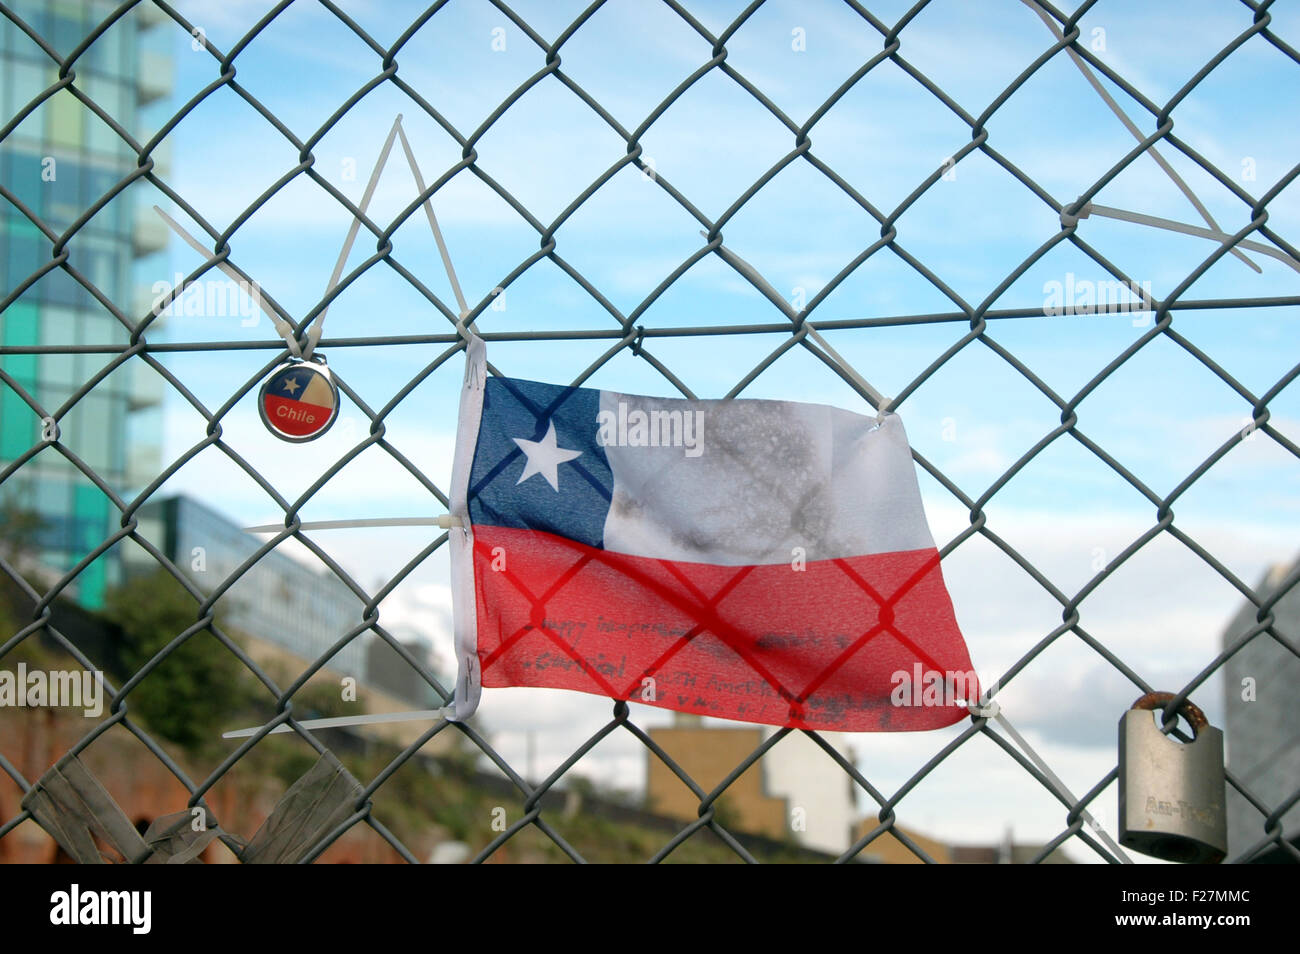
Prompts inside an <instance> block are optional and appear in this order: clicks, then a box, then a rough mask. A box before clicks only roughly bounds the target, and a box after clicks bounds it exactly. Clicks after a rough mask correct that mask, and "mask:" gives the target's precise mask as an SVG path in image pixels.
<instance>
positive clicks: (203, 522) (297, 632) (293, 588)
mask: <svg viewBox="0 0 1300 954" xmlns="http://www.w3.org/2000/svg"><path fill="white" fill-rule="evenodd" d="M139 516H140V525H141V532H142V533H143V534H144V535H145V536H147V537H150V538H151V539H153V541H154V542H155V543H156V544H157V545H158V546H159V549H161V550H162V551H163V553H165V554H166V555H167V558H168V559H170V560H171V561H172V562H173V563H174V564H176V566H177V567H178V568H179V569H180V570H181V571H182V572H184V573H186V574H187V575H188V576H189V578H190V579H191V580H193V581H194V583H195V584H196V585H197V586H198V587H199V589H200V590H202V591H203V592H205V593H211V592H212V591H213V590H214V589H215V588H216V587H217V586H220V585H222V584H224V582H225V581H226V580H227V578H229V577H230V576H231V575H232V574H234V572H235V571H236V570H238V569H239V567H240V566H241V565H243V564H244V562H245V561H247V560H248V559H249V558H250V557H251V556H253V555H254V554H255V553H257V551H258V550H259V549H260V548H261V547H262V545H263V542H264V541H263V540H262V539H260V538H257V537H253V536H250V535H249V534H247V533H245V532H244V531H243V530H242V529H240V527H239V525H238V524H236V523H233V522H232V521H231V520H229V519H228V518H226V517H224V516H222V515H221V514H220V513H218V512H217V511H215V510H213V509H212V508H210V507H207V506H204V505H203V504H201V503H199V502H198V501H197V500H194V499H193V498H190V497H180V496H177V497H167V498H164V499H162V500H150V501H149V502H148V503H147V504H145V505H144V506H143V507H141V508H140V512H139ZM362 610H363V607H362V604H361V600H360V599H359V598H358V597H357V595H356V594H355V593H353V592H352V590H351V589H349V588H348V586H347V585H346V584H345V583H343V581H342V580H340V579H339V578H338V577H336V576H335V575H334V574H332V573H330V572H329V571H328V570H327V569H325V567H323V566H322V567H321V568H320V570H319V571H317V570H313V569H311V568H310V567H307V566H304V565H303V564H302V563H299V562H298V561H297V560H294V559H292V558H291V557H288V556H285V555H284V554H283V553H280V552H278V551H274V550H273V551H271V552H270V553H267V554H266V555H264V556H263V557H262V558H261V559H259V560H258V561H257V562H256V563H254V564H253V565H252V566H251V567H249V569H248V570H247V571H246V572H245V573H244V574H243V575H242V576H241V577H240V578H239V580H238V581H237V582H236V583H235V584H234V585H233V586H231V587H230V589H228V590H226V591H225V593H224V594H223V595H222V596H221V598H220V599H219V600H218V601H217V604H216V611H217V615H218V617H219V618H220V619H221V621H222V625H223V626H225V627H227V628H228V629H230V630H231V631H234V632H239V633H245V634H247V635H250V636H254V637H256V638H258V639H262V640H265V641H267V642H270V643H273V644H274V645H276V646H279V647H280V648H282V649H285V650H287V651H288V652H290V653H293V654H294V655H295V656H297V657H298V658H300V659H302V660H305V661H307V662H314V661H315V660H316V659H318V658H321V657H324V656H326V655H327V654H328V653H329V652H330V649H331V648H332V647H333V645H334V644H335V643H336V642H337V641H338V640H340V639H341V638H342V637H344V636H345V635H347V634H348V632H350V631H351V630H352V628H353V627H355V626H357V625H358V624H360V622H361V620H362V616H363V612H362ZM370 642H371V637H370V635H369V634H368V633H362V634H361V635H359V636H357V637H356V638H354V639H353V640H351V641H350V642H349V643H348V644H347V645H345V646H344V647H342V648H341V649H340V650H339V651H338V652H337V653H335V654H333V655H332V656H330V658H329V662H328V663H327V666H328V668H330V669H332V670H333V671H334V672H336V673H338V674H340V675H345V676H353V677H355V678H356V679H358V680H359V681H362V682H365V681H367V678H368V672H367V670H368V663H367V650H368V646H369V643H370ZM403 665H405V664H404V663H403ZM407 668H408V669H409V668H410V667H409V666H408V667H407Z"/></svg>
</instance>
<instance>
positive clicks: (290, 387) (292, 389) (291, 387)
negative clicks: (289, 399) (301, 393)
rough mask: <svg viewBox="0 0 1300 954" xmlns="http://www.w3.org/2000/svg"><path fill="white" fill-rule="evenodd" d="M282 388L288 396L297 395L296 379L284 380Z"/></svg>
mask: <svg viewBox="0 0 1300 954" xmlns="http://www.w3.org/2000/svg"><path fill="white" fill-rule="evenodd" d="M283 386H284V389H285V390H286V391H288V392H289V393H290V394H297V393H298V379H297V378H285V379H284V385H283Z"/></svg>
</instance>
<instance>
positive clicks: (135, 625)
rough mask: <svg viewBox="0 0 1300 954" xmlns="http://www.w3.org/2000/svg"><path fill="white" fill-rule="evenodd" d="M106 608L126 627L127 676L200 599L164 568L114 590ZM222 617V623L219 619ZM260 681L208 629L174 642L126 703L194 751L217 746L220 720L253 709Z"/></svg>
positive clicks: (193, 613) (183, 623)
mask: <svg viewBox="0 0 1300 954" xmlns="http://www.w3.org/2000/svg"><path fill="white" fill-rule="evenodd" d="M105 614H106V615H107V616H108V617H109V618H110V619H111V620H112V621H113V622H114V623H116V624H117V625H118V626H119V627H120V628H121V630H122V643H121V651H120V659H121V663H122V669H123V672H122V678H123V680H124V681H125V680H126V679H128V678H130V677H131V676H133V675H134V674H135V673H137V672H138V671H139V670H140V669H141V668H142V667H143V666H145V665H146V664H147V663H148V662H149V661H150V660H151V659H153V657H154V656H156V655H157V654H158V652H159V651H161V650H162V649H163V648H165V647H166V646H167V645H168V644H169V643H171V642H172V641H173V640H175V639H176V638H177V637H178V636H179V635H180V634H181V633H183V632H185V631H186V630H187V629H189V628H190V627H191V626H193V625H194V623H195V622H196V620H197V619H198V602H197V601H196V600H195V599H194V597H193V596H191V595H190V594H189V592H187V591H186V590H185V588H184V587H182V586H181V585H180V584H179V583H177V582H176V580H175V579H174V578H173V577H172V576H171V575H170V574H169V573H167V572H166V571H165V570H161V569H160V570H157V571H155V572H153V573H151V574H149V575H147V576H139V577H134V578H132V579H130V580H128V581H127V582H126V583H125V584H124V585H122V586H121V587H118V588H117V589H115V590H114V591H112V592H110V594H109V596H108V600H107V603H106V606H105ZM218 625H219V624H218ZM255 688H256V687H255V685H254V684H253V681H252V679H251V677H250V675H249V673H248V670H247V669H245V668H244V666H243V664H242V663H241V662H240V661H239V660H238V659H237V658H236V657H235V655H234V654H233V653H231V652H230V650H229V649H227V648H226V647H225V646H224V645H222V643H221V641H220V640H218V639H217V637H216V636H215V635H213V633H212V632H211V631H210V630H208V629H203V630H199V631H198V632H196V633H194V634H192V635H191V636H190V637H188V638H187V639H186V640H185V641H184V642H183V643H181V644H180V645H178V646H176V647H174V648H173V649H172V650H171V651H170V652H168V654H167V656H166V657H165V658H164V659H163V660H162V661H161V662H160V663H159V664H158V665H157V666H156V667H155V668H154V669H153V670H151V671H150V672H149V674H148V675H146V676H145V677H144V679H143V680H142V681H141V682H140V684H139V685H138V686H136V687H135V688H134V689H133V690H132V691H131V692H130V694H129V695H128V696H127V697H126V704H127V711H128V712H129V713H130V714H131V716H132V717H133V718H134V717H137V716H138V717H139V718H140V719H141V720H142V721H143V722H144V723H145V725H147V726H148V727H149V728H150V729H151V730H153V731H155V732H157V733H158V734H159V735H160V736H162V737H163V738H164V739H168V740H169V741H171V742H174V743H176V744H177V745H179V746H180V747H181V748H183V749H184V750H185V751H187V752H189V753H191V754H200V753H203V752H207V751H210V750H214V749H216V748H217V747H218V745H219V743H220V741H221V727H222V726H225V725H228V724H229V723H230V721H231V719H232V716H235V715H238V714H240V713H245V712H248V711H250V709H251V708H252V704H253V699H254V691H255Z"/></svg>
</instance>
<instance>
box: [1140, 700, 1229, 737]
mask: <svg viewBox="0 0 1300 954" xmlns="http://www.w3.org/2000/svg"><path fill="white" fill-rule="evenodd" d="M1173 700H1174V694H1173V693H1172V692H1148V693H1147V694H1146V695H1145V696H1143V697H1142V698H1140V699H1139V700H1138V701H1137V702H1135V703H1133V705H1132V706H1131V707H1130V708H1132V709H1146V710H1147V711H1148V712H1154V711H1155V710H1156V709H1163V708H1164V707H1165V706H1167V705H1169V703H1170V702H1172V701H1173ZM1178 714H1179V715H1180V716H1182V717H1183V718H1184V719H1186V720H1187V724H1188V725H1190V726H1191V727H1192V731H1194V732H1196V733H1198V734H1199V733H1200V731H1201V730H1202V729H1204V728H1205V727H1206V726H1208V725H1209V724H1210V721H1209V720H1208V719H1206V718H1205V713H1204V712H1202V711H1201V710H1200V708H1198V707H1197V706H1196V705H1195V704H1193V702H1192V700H1191V699H1184V700H1183V702H1182V705H1180V706H1179V707H1178Z"/></svg>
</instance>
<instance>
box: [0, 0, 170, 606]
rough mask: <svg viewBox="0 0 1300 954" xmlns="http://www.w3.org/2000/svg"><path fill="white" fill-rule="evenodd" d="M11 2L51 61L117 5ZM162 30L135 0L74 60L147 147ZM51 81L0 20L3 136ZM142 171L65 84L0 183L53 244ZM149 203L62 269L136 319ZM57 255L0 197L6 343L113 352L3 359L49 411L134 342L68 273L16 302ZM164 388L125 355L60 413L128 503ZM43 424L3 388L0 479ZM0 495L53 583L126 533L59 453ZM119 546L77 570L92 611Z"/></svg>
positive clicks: (42, 62) (102, 1) (161, 74)
mask: <svg viewBox="0 0 1300 954" xmlns="http://www.w3.org/2000/svg"><path fill="white" fill-rule="evenodd" d="M6 5H7V7H8V8H9V10H10V11H12V12H13V14H14V15H15V16H17V17H18V18H20V19H21V20H23V21H24V22H25V23H26V24H27V25H28V26H30V27H31V29H32V30H34V31H35V32H36V33H37V34H39V35H40V36H41V37H42V38H44V40H45V41H46V43H48V44H49V45H50V46H51V47H52V48H53V49H54V50H55V51H56V52H57V53H58V55H59V56H67V55H68V54H69V53H71V52H72V51H73V50H74V49H76V47H77V46H78V45H79V44H80V43H81V42H82V41H83V39H84V38H85V37H86V35H87V34H89V33H90V32H91V31H92V30H94V28H95V27H96V26H97V25H98V24H99V23H100V22H101V21H102V19H103V18H105V17H106V16H107V15H108V14H109V13H111V11H112V10H113V9H114V7H115V6H116V4H114V3H109V2H106V0H74V2H64V0H53V2H51V0H6ZM160 23H161V14H159V12H158V11H157V10H156V8H153V7H152V5H150V4H144V5H142V6H141V7H139V8H137V9H134V10H132V11H130V12H129V13H128V14H126V15H125V16H123V17H122V18H121V19H119V20H118V21H117V22H116V23H115V24H114V25H113V26H112V27H111V28H110V29H109V30H108V31H107V32H106V33H105V34H104V35H103V36H102V37H100V38H99V39H98V40H96V41H95V43H94V44H92V45H91V46H90V48H89V49H88V50H87V51H86V52H85V53H84V54H83V55H82V56H80V57H79V58H78V59H77V60H76V62H75V63H74V64H73V70H74V72H75V81H74V85H75V86H76V88H77V89H79V90H81V91H82V92H83V93H85V94H86V95H87V96H88V97H90V98H91V99H92V100H94V101H95V102H96V103H98V104H99V105H100V106H101V107H103V109H104V110H105V111H106V112H107V113H108V114H109V115H111V116H113V117H114V119H115V120H116V121H117V122H118V123H119V124H120V125H121V126H122V127H123V128H124V129H126V130H127V131H128V132H130V133H131V134H132V135H133V136H137V138H142V139H143V138H148V136H147V135H146V136H144V137H140V136H139V133H140V131H141V130H140V128H139V117H140V114H141V111H142V110H144V109H146V108H147V107H148V105H149V104H150V103H153V102H157V101H160V100H162V99H163V98H164V97H166V96H168V95H169V87H170V83H171V69H172V61H171V60H170V59H169V58H168V56H167V54H166V52H165V44H166V43H167V42H169V36H170V35H171V34H173V33H174V30H167V29H158V26H159V25H160ZM57 80H58V66H57V65H56V64H55V63H54V61H53V60H52V59H51V57H50V56H49V55H48V53H46V52H45V51H44V50H43V49H42V48H41V47H40V45H38V44H37V43H36V42H35V41H33V40H32V39H31V38H30V37H29V36H27V35H26V33H25V32H24V31H23V30H21V29H20V28H19V27H18V26H16V25H15V24H14V23H12V22H11V21H10V20H9V19H8V18H7V17H5V16H4V15H3V14H0V129H3V128H5V127H7V126H8V125H9V124H10V123H11V122H12V121H13V120H14V119H15V118H16V117H17V116H18V114H20V113H21V112H22V111H23V110H24V109H26V107H27V105H28V104H29V103H30V102H31V101H32V100H33V99H35V98H36V97H38V96H39V95H40V94H41V93H42V92H43V91H44V90H46V89H48V88H49V87H50V86H51V85H53V84H55V83H56V82H57ZM154 125H157V124H154ZM155 161H156V163H158V165H157V166H156V171H158V172H159V173H160V174H161V175H164V176H165V175H166V174H167V172H166V154H165V151H161V150H160V151H159V152H157V153H155ZM136 166H137V157H136V155H135V153H134V152H133V151H132V150H131V149H130V148H129V147H128V146H127V145H126V144H125V143H124V142H123V141H122V140H121V138H120V137H119V136H118V135H117V134H116V133H115V132H114V131H113V130H112V129H111V128H110V127H109V126H108V125H107V124H106V123H105V122H103V121H102V120H101V119H99V118H98V117H97V116H96V115H95V114H94V112H92V111H91V110H90V109H89V108H87V107H86V106H85V105H84V104H83V103H81V102H80V101H79V100H78V99H77V98H76V97H75V96H74V94H73V93H71V92H69V91H68V90H66V89H63V90H59V91H58V92H56V93H55V94H54V95H53V96H51V97H50V98H49V99H47V100H45V101H44V102H43V103H42V104H41V105H40V106H39V107H38V108H37V109H36V110H35V111H33V112H32V113H30V114H29V115H27V116H26V117H25V118H24V119H23V121H22V122H21V123H19V124H18V125H17V126H15V127H14V128H13V129H12V130H11V131H10V132H9V134H8V135H7V136H5V137H4V139H3V140H2V141H0V182H3V184H4V185H5V187H6V188H7V189H9V190H10V191H11V192H12V193H13V194H14V195H15V196H16V197H17V198H18V199H19V200H20V201H21V202H22V203H23V204H24V205H26V206H27V208H28V209H29V210H30V212H31V213H32V214H33V215H34V216H36V217H37V218H38V219H39V220H40V221H43V222H44V223H45V224H46V226H47V227H48V228H49V229H50V230H52V231H53V232H54V233H56V234H58V235H62V234H63V233H64V232H65V231H66V230H68V229H69V227H70V226H72V225H73V224H74V223H75V222H77V220H78V219H79V218H80V217H81V216H82V215H83V213H84V212H85V211H86V209H87V208H88V207H90V206H91V205H93V204H94V203H95V202H97V201H98V200H99V199H100V197H101V196H103V195H104V194H105V193H107V192H109V191H110V190H111V189H112V188H113V187H114V186H115V185H116V184H117V183H118V182H120V181H121V179H122V178H123V177H124V176H125V175H126V174H128V173H129V172H130V171H131V170H132V169H134V168H136ZM150 194H156V190H154V189H153V188H152V187H151V186H149V185H148V184H147V183H137V184H133V185H132V186H131V187H130V188H128V189H127V190H126V191H125V192H123V193H122V194H120V195H118V196H117V197H116V198H114V199H113V200H112V201H111V202H110V203H108V205H107V206H105V207H104V208H103V209H102V210H100V211H99V212H98V213H96V214H95V215H94V217H93V218H91V219H90V220H89V221H87V222H86V223H85V224H84V226H83V227H82V228H80V229H79V230H78V231H76V233H75V234H74V235H73V236H72V238H71V239H70V241H69V242H68V244H67V252H68V256H69V257H68V264H69V265H71V266H72V267H73V268H75V269H77V270H78V271H79V272H80V273H81V274H82V275H84V276H85V277H86V278H87V279H88V280H89V281H90V282H92V283H93V284H94V285H95V286H96V287H97V288H98V289H99V290H100V292H101V293H102V294H103V295H104V296H105V297H107V298H108V299H109V300H110V301H112V302H113V303H114V304H115V305H116V306H117V307H118V308H119V309H120V310H121V311H122V312H123V313H124V314H126V315H127V316H128V317H129V318H130V319H131V320H133V321H135V320H138V319H139V318H140V317H142V316H143V315H144V314H145V313H146V312H147V311H148V304H147V300H144V302H145V303H144V304H143V305H142V304H141V302H142V299H141V297H140V296H139V295H138V294H137V293H136V287H137V285H136V281H135V280H134V278H133V275H134V273H135V269H136V267H137V264H138V262H139V260H140V259H141V258H143V257H145V256H148V255H151V254H155V253H159V252H161V251H162V249H163V248H164V244H165V238H166V235H165V231H163V232H160V230H159V229H158V228H157V225H156V224H154V223H151V222H149V221H148V220H147V219H146V218H144V216H143V210H144V209H145V208H147V205H146V202H147V201H152V199H151V198H149V196H150ZM142 197H143V198H142ZM158 224H161V223H158ZM52 258H53V243H52V241H51V239H50V238H49V237H48V236H47V235H46V234H44V233H43V232H42V230H41V229H40V228H38V227H37V225H36V224H34V223H33V222H32V221H31V220H30V219H29V218H28V216H27V215H25V214H24V213H23V212H22V211H20V209H19V208H18V207H17V206H15V205H14V204H13V203H11V202H9V201H5V200H3V199H0V306H3V311H2V312H0V344H2V345H4V346H6V347H9V348H24V347H32V346H41V347H45V346H68V345H100V346H107V347H106V349H105V352H104V353H98V354H66V353H63V354H60V353H40V354H12V353H3V354H0V368H3V370H4V371H5V373H6V374H7V375H8V376H9V377H10V378H11V379H12V382H13V383H14V384H16V385H17V386H18V387H19V388H21V389H22V390H23V391H25V392H26V394H27V395H28V396H30V398H31V399H33V400H34V401H35V402H37V403H38V404H39V406H40V407H41V408H43V409H44V410H45V412H46V414H48V415H55V414H57V413H58V411H59V409H61V408H63V407H64V405H65V404H66V403H67V402H68V401H69V400H70V399H71V397H72V395H73V394H74V392H75V391H76V390H77V389H78V388H80V387H82V386H83V385H84V384H85V382H87V381H90V380H91V379H93V378H95V377H96V376H97V375H100V374H101V373H102V372H103V371H104V369H105V367H106V366H107V365H109V364H110V363H111V361H112V359H113V358H114V354H113V353H112V348H114V347H116V348H121V347H122V346H124V345H125V344H126V343H127V342H128V340H129V337H130V332H129V331H128V329H127V328H125V327H124V326H123V325H122V324H121V323H120V322H119V321H118V320H117V319H116V318H115V317H114V316H113V315H112V313H111V312H110V311H109V310H108V309H106V308H105V307H104V306H103V305H102V304H101V303H100V302H98V301H97V300H96V299H95V297H94V296H93V295H91V293H90V292H88V291H87V290H86V289H85V288H84V287H82V286H81V285H80V284H79V283H78V282H77V281H76V280H75V279H74V278H73V277H72V276H71V275H69V274H68V273H67V272H66V271H65V270H64V269H63V268H54V269H53V270H51V271H49V272H48V273H46V274H45V275H44V276H43V277H42V278H41V279H40V280H39V281H37V282H36V283H35V284H33V285H31V286H30V287H27V288H26V289H24V290H23V291H22V292H21V293H18V289H19V288H21V287H22V286H23V285H24V283H26V282H27V281H28V279H29V278H30V276H31V275H32V274H33V273H35V272H36V271H38V270H39V269H40V267H41V266H42V265H44V264H46V263H48V262H50V261H51V259H52ZM15 293H17V294H15ZM6 302H7V305H6V304H5V303H6ZM161 395H162V381H161V379H160V378H159V377H158V376H157V375H156V374H155V373H154V372H153V371H152V370H151V369H149V368H148V367H147V366H146V365H144V363H143V362H140V361H138V360H134V359H133V360H131V361H128V362H126V363H125V364H124V365H123V366H121V367H119V368H116V369H115V370H113V371H112V372H111V373H109V374H107V375H106V376H104V377H103V378H102V380H99V381H98V382H97V383H96V384H95V386H94V388H93V389H92V390H90V391H89V392H88V393H87V394H85V395H84V396H83V397H81V398H79V399H78V400H77V401H76V402H75V403H74V404H73V405H72V406H71V407H70V408H69V409H68V410H67V411H66V412H65V413H64V414H63V415H62V416H61V417H60V419H59V432H60V441H61V443H62V444H63V445H64V446H65V447H66V448H67V449H68V450H70V451H71V452H72V453H73V454H75V455H76V456H77V457H78V458H80V459H81V460H82V461H84V462H85V464H86V465H87V466H89V467H90V468H91V469H93V470H94V472H95V473H97V474H98V475H99V476H100V477H101V478H102V479H103V480H104V481H105V483H106V484H107V485H108V486H109V487H111V488H112V490H113V491H114V492H115V493H117V494H119V495H123V496H124V497H125V499H128V500H129V499H130V498H129V494H130V493H131V492H132V491H133V490H138V489H139V488H140V487H142V486H143V485H144V484H146V483H147V482H148V481H149V480H150V479H152V478H153V477H154V476H156V474H157V473H158V469H159V451H160V443H161V433H162V427H161V407H160V405H161ZM42 430H43V427H42V415H40V414H38V413H36V412H35V411H33V409H32V408H31V406H29V404H28V402H27V400H25V399H24V397H23V396H22V394H21V393H19V391H17V390H15V389H14V388H13V387H12V386H10V385H9V384H8V383H4V382H3V381H0V473H3V471H4V470H5V468H6V467H8V466H9V465H10V464H11V463H12V462H13V461H14V460H16V459H18V458H21V457H22V456H23V455H25V454H27V453H28V452H29V451H30V450H31V449H32V448H33V446H35V445H37V444H38V443H40V441H41V435H42ZM0 500H3V502H4V503H5V504H6V505H8V506H10V507H16V508H20V509H22V510H24V511H30V512H35V513H36V514H37V515H39V517H40V518H41V526H40V529H39V531H38V533H37V535H36V538H35V540H36V542H35V549H36V550H37V558H38V562H39V565H40V566H41V567H42V568H44V569H46V570H48V571H50V572H51V573H52V574H56V575H57V574H61V573H63V572H66V571H67V570H68V569H70V568H72V567H74V566H76V565H77V563H78V562H80V561H81V560H83V559H84V558H85V557H86V556H87V555H88V554H89V553H90V552H91V551H93V550H94V548H95V547H96V546H98V545H100V544H101V543H102V542H103V541H104V540H105V539H106V538H107V537H108V536H109V535H110V534H111V533H112V532H113V531H114V530H115V529H117V528H118V527H119V526H120V514H119V512H118V510H117V508H116V507H114V506H113V505H112V503H111V502H110V500H109V499H108V498H107V497H106V496H105V494H104V493H103V492H102V491H101V490H100V489H99V488H98V487H96V486H95V484H94V482H93V481H91V480H90V479H89V478H87V477H86V476H85V475H84V474H82V473H80V472H79V471H78V469H77V468H76V467H74V466H73V465H72V464H71V463H70V462H69V461H67V460H66V459H65V458H64V457H63V456H62V455H60V454H59V453H58V451H57V449H55V448H53V447H45V448H43V449H42V450H41V451H40V452H39V453H38V454H37V455H36V456H35V457H34V458H32V459H30V460H28V461H27V462H25V463H24V464H22V465H21V466H20V467H19V468H18V469H17V470H16V471H14V472H13V473H12V474H10V476H9V477H7V478H6V479H5V480H4V481H3V483H0ZM118 549H120V548H116V549H115V550H114V551H110V552H109V553H108V554H107V555H105V556H103V557H101V558H99V559H97V560H96V561H95V562H94V563H92V564H91V565H90V566H88V567H87V568H86V569H85V570H83V571H82V572H81V573H80V574H79V575H78V577H77V579H76V581H75V583H74V585H73V586H71V587H70V588H69V589H68V590H67V591H66V592H69V593H71V594H72V595H74V596H76V597H77V598H78V599H79V600H80V601H81V602H82V603H83V604H84V605H87V606H90V607H97V606H99V605H101V604H102V601H103V597H104V593H105V590H106V589H107V588H108V587H109V586H111V585H113V584H114V583H115V582H116V581H117V580H118V579H119V578H120V577H121V574H122V572H123V567H122V561H121V556H120V554H119V552H118Z"/></svg>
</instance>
